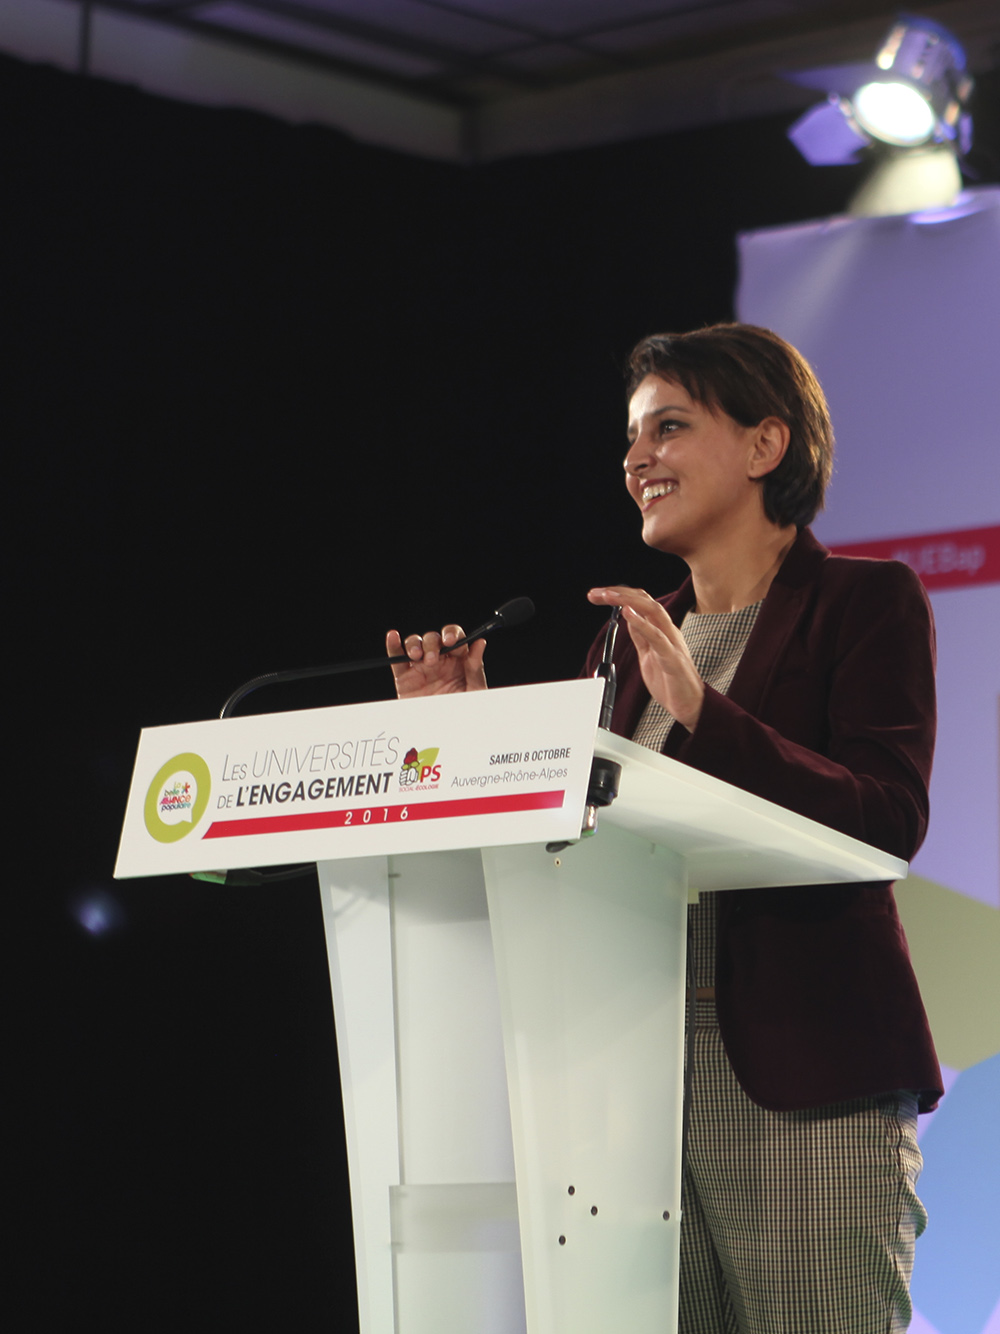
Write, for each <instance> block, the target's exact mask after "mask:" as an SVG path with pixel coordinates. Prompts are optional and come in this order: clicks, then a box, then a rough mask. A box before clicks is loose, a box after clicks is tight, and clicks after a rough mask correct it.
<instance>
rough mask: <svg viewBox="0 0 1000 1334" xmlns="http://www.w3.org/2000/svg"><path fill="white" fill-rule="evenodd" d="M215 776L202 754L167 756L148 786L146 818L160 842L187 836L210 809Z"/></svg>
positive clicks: (145, 803) (150, 830) (150, 831)
mask: <svg viewBox="0 0 1000 1334" xmlns="http://www.w3.org/2000/svg"><path fill="white" fill-rule="evenodd" d="M211 792H212V778H211V775H210V774H209V772H208V765H207V764H206V763H205V761H204V760H203V759H202V758H201V756H200V755H195V754H194V753H193V752H190V751H189V752H186V753H185V754H183V755H175V756H174V757H173V759H170V760H167V762H166V764H164V765H163V766H162V767H161V768H160V769H158V770H157V772H156V776H155V777H154V779H153V781H152V782H151V783H150V785H149V787H148V788H147V789H146V800H145V802H144V804H143V811H142V814H143V819H144V821H145V824H146V830H147V832H148V833H149V834H150V835H152V837H153V838H155V839H156V841H157V843H176V842H177V841H178V840H179V839H182V838H187V836H188V834H190V833H191V831H192V830H193V829H194V828H195V826H196V825H197V824H198V821H199V820H200V819H201V817H202V816H203V815H204V814H205V812H206V810H208V799H209V797H210V796H211Z"/></svg>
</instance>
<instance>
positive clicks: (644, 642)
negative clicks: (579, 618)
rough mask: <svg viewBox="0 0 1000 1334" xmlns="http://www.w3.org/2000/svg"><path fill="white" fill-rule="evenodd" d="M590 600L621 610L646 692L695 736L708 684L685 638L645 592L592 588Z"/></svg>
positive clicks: (662, 609) (639, 590) (635, 589)
mask: <svg viewBox="0 0 1000 1334" xmlns="http://www.w3.org/2000/svg"><path fill="white" fill-rule="evenodd" d="M587 597H588V599H589V600H590V601H591V602H595V603H597V604H598V605H600V606H606V607H621V609H622V619H623V620H624V622H625V624H626V625H627V626H628V632H629V635H630V636H631V638H632V643H633V644H634V645H635V649H636V653H637V654H638V655H639V670H640V671H641V672H642V679H643V681H644V682H645V683H646V689H647V690H648V691H649V693H650V694H651V695H652V697H653V698H654V699H655V700H657V701H658V702H659V703H660V704H662V705H663V707H664V708H665V709H666V710H667V712H668V713H672V714H673V716H674V717H675V718H676V719H677V721H678V722H679V723H682V724H683V726H684V727H686V728H687V730H688V731H689V732H693V731H694V729H695V728H696V727H697V725H698V719H699V717H700V716H701V705H702V701H703V700H704V698H705V683H704V681H703V680H702V679H701V677H700V676H699V675H698V669H697V668H696V667H695V665H694V663H693V662H692V660H691V654H690V653H689V652H688V646H687V644H686V643H685V642H684V636H683V635H682V634H681V632H680V631H679V630H678V629H677V626H676V625H674V623H673V621H672V620H671V619H670V616H669V615H668V614H667V612H666V610H665V609H664V608H663V607H662V606H661V605H660V603H659V602H657V601H656V599H655V598H651V597H650V596H649V594H648V593H647V592H645V591H644V590H643V589H641V588H626V587H625V586H624V585H622V584H618V585H615V586H614V587H612V588H592V589H591V590H590V592H589V593H588V594H587Z"/></svg>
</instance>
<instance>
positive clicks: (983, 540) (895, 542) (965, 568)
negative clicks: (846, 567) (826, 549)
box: [831, 524, 1000, 589]
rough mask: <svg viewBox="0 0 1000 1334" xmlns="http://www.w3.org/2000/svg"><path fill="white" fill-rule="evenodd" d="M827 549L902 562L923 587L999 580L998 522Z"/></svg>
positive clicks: (839, 544) (848, 554)
mask: <svg viewBox="0 0 1000 1334" xmlns="http://www.w3.org/2000/svg"><path fill="white" fill-rule="evenodd" d="M831 550H832V551H833V552H834V553H835V554H836V555H838V556H875V557H877V558H878V559H879V560H901V561H904V562H905V563H906V564H907V565H910V566H912V567H913V569H914V570H915V571H916V572H917V574H918V575H919V576H920V579H921V582H922V583H923V585H924V587H925V588H927V589H940V588H970V587H972V586H973V585H974V584H995V583H1000V524H994V525H993V526H992V527H989V528H963V529H959V530H958V531H956V532H951V533H920V534H919V535H918V536H916V537H889V538H880V539H878V540H877V541H874V542H849V543H838V544H837V545H836V546H834V547H831Z"/></svg>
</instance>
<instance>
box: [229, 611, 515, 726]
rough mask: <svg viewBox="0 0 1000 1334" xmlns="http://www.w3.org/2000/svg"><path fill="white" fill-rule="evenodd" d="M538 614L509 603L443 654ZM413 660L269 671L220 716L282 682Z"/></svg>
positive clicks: (233, 698) (240, 691)
mask: <svg viewBox="0 0 1000 1334" xmlns="http://www.w3.org/2000/svg"><path fill="white" fill-rule="evenodd" d="M534 614H535V604H534V603H533V602H532V600H531V598H513V599H512V600H511V601H510V602H505V603H504V604H503V606H502V607H499V608H498V609H497V610H496V611H495V612H494V613H493V615H492V616H491V617H490V619H489V620H488V621H486V622H484V624H483V625H481V626H480V627H479V629H478V630H473V632H472V634H471V635H465V637H464V638H462V639H459V640H458V641H457V642H456V643H454V644H449V645H448V647H447V648H443V649H442V650H441V652H442V653H452V652H454V650H455V649H457V648H461V647H462V646H463V644H469V643H471V642H472V640H473V639H482V638H483V637H484V636H485V635H488V634H492V633H493V631H494V630H505V629H512V628H513V627H514V626H515V625H523V624H524V622H525V621H528V620H530V619H531V617H532V616H534ZM409 660H410V659H409V657H408V655H407V654H405V653H397V654H394V655H393V657H391V658H390V657H385V656H383V657H381V658H361V659H359V660H358V661H356V662H334V663H329V664H327V665H326V666H325V667H293V668H291V669H290V670H288V671H283V672H265V673H264V675H263V676H255V677H254V678H253V680H252V681H247V682H246V683H245V684H244V685H241V686H239V687H238V688H237V689H236V690H234V691H233V693H232V694H231V695H230V696H229V698H228V699H227V700H226V702H225V704H223V706H222V712H221V713H220V714H219V717H220V718H228V717H230V715H231V714H232V712H233V710H234V709H235V708H236V705H237V704H239V702H240V700H241V699H244V698H245V697H246V696H247V695H249V694H250V692H251V691H253V690H257V689H258V688H259V687H260V686H267V685H276V684H277V682H279V681H305V680H308V679H309V678H310V677H313V676H338V675H340V674H341V673H343V672H367V671H372V670H374V669H375V668H376V667H388V666H389V665H390V664H391V663H394V662H409Z"/></svg>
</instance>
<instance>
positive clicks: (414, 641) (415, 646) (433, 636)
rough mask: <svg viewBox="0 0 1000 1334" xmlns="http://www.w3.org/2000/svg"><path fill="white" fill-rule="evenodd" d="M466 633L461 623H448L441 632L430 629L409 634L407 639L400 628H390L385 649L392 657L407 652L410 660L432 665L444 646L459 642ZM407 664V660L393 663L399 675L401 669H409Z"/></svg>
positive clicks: (394, 669) (403, 670)
mask: <svg viewBox="0 0 1000 1334" xmlns="http://www.w3.org/2000/svg"><path fill="white" fill-rule="evenodd" d="M464 635H465V631H464V630H463V629H462V627H461V626H460V625H446V626H445V627H444V628H443V629H442V630H441V632H440V634H439V633H438V632H437V630H428V632H427V633H426V634H424V635H407V636H406V639H405V640H403V639H401V638H400V634H399V631H398V630H390V631H389V632H388V634H387V635H386V637H385V649H386V653H387V654H388V655H389V657H390V658H394V657H397V656H398V655H399V654H401V653H405V654H406V656H407V657H408V658H409V659H410V662H414V663H415V662H424V663H427V664H428V665H432V664H433V663H435V662H436V661H437V660H438V658H439V657H440V656H441V649H442V648H445V647H450V646H451V645H452V644H455V643H457V642H458V640H460V639H462V638H464ZM407 665H408V664H407V663H405V662H401V663H393V671H394V672H396V674H397V675H399V672H400V671H402V672H405V671H406V670H407ZM397 669H398V670H397Z"/></svg>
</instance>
